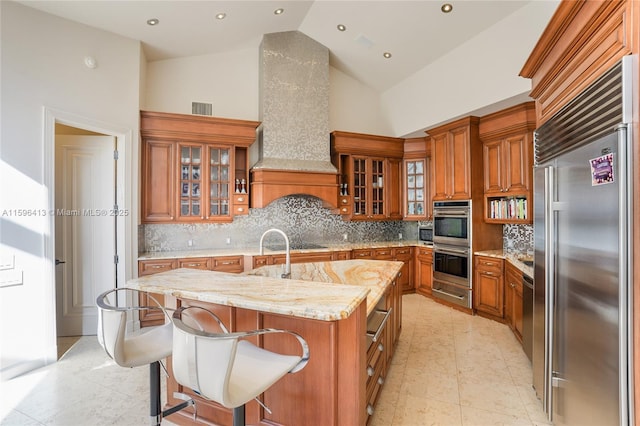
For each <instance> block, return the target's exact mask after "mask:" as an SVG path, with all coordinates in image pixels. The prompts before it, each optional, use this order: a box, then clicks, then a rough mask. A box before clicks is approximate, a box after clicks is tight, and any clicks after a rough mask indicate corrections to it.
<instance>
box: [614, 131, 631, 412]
mask: <svg viewBox="0 0 640 426" xmlns="http://www.w3.org/2000/svg"><path fill="white" fill-rule="evenodd" d="M616 132H617V134H618V188H619V196H618V199H619V203H620V206H619V209H618V211H619V213H618V214H619V218H618V223H619V238H618V253H619V257H618V262H619V265H618V270H619V271H620V272H619V278H618V279H619V284H618V288H619V292H618V298H619V303H618V306H619V309H618V315H619V318H618V324H619V342H620V348H619V351H618V353H619V365H620V374H619V382H620V383H619V390H620V424H630V423H629V422H630V420H631V419H632V418H633V414H632V413H630V410H631V407H632V405H630V404H629V401H630V398H633V383H632V381H633V377H632V375H631V371H633V370H632V365H631V364H632V362H633V348H632V346H633V345H632V342H633V337H632V335H631V333H632V332H633V330H632V326H631V324H630V321H629V319H630V318H631V316H630V312H633V307H632V306H631V305H632V303H633V302H632V290H631V281H630V277H631V276H632V265H633V259H631V257H630V254H631V248H630V245H631V241H633V235H631V232H632V231H631V230H632V227H631V225H630V223H629V221H630V220H632V218H633V213H632V211H631V209H632V206H633V198H632V197H633V187H632V182H633V179H632V177H631V174H632V173H633V166H632V164H631V160H630V157H629V149H630V146H629V143H630V142H629V141H630V138H629V127H628V125H627V124H620V125H618V126H617V127H616Z"/></svg>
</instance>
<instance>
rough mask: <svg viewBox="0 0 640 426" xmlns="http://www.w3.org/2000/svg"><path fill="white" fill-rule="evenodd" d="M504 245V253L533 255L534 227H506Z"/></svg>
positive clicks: (503, 232)
mask: <svg viewBox="0 0 640 426" xmlns="http://www.w3.org/2000/svg"><path fill="white" fill-rule="evenodd" d="M502 244H503V247H502V249H503V250H504V251H507V252H518V253H522V254H524V253H526V254H528V255H533V225H504V226H503V228H502Z"/></svg>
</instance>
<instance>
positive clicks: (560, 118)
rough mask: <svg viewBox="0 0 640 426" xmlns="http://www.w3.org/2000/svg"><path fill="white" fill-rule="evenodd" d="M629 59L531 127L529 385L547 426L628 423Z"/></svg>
mask: <svg viewBox="0 0 640 426" xmlns="http://www.w3.org/2000/svg"><path fill="white" fill-rule="evenodd" d="M636 64H637V57H636V56H628V57H625V58H624V59H623V60H622V61H621V62H619V63H618V64H616V65H615V66H614V67H612V68H611V69H610V70H608V71H607V72H606V73H605V74H604V75H603V76H602V77H601V78H599V79H598V80H597V81H596V82H595V83H593V84H592V85H591V86H589V87H588V88H587V89H585V90H584V91H583V92H582V93H581V94H580V95H578V96H577V97H576V98H575V99H573V100H572V101H571V102H570V103H569V104H568V105H567V106H566V107H564V108H563V109H562V110H560V111H559V112H558V113H557V114H555V115H554V116H553V118H552V119H550V120H549V121H547V122H546V123H544V124H543V125H542V126H540V127H539V128H538V129H536V132H535V169H534V192H535V194H534V245H535V257H534V262H535V263H534V268H535V269H534V270H535V274H534V275H535V277H534V311H533V336H534V342H533V359H532V362H533V375H534V377H533V385H534V387H535V389H536V393H537V395H538V397H539V398H540V399H541V400H542V402H543V405H544V408H545V411H546V412H547V414H548V416H549V419H550V420H552V421H553V423H554V424H556V425H580V426H582V425H598V426H603V425H627V424H633V416H634V415H633V382H632V368H631V362H632V359H633V358H632V342H633V340H632V338H631V325H632V314H633V311H632V296H633V295H632V292H631V288H632V287H631V284H632V274H633V271H632V269H631V268H632V261H631V253H632V247H631V242H632V239H631V235H632V233H631V231H632V230H631V218H632V215H631V208H632V202H631V197H632V194H633V188H632V186H631V185H632V180H631V178H630V176H631V171H632V170H633V169H632V165H633V160H632V158H631V152H632V151H631V144H632V135H631V130H632V128H631V123H632V119H633V118H632V117H633V111H632V108H633V106H634V105H637V99H635V100H634V99H633V97H634V96H637V93H636V92H637V89H636V90H634V89H633V88H632V87H631V86H632V83H633V81H634V77H633V75H634V74H635V73H636V67H637V65H636Z"/></svg>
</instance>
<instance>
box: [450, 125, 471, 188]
mask: <svg viewBox="0 0 640 426" xmlns="http://www.w3.org/2000/svg"><path fill="white" fill-rule="evenodd" d="M470 139H471V136H470V134H469V126H466V125H465V126H461V127H458V128H455V129H453V130H451V131H450V142H449V145H450V148H449V150H448V162H447V163H448V164H450V165H451V171H450V175H451V183H450V185H451V186H450V188H449V191H448V193H449V199H454V200H467V199H469V198H471V176H470V173H471V159H470V147H469V143H470Z"/></svg>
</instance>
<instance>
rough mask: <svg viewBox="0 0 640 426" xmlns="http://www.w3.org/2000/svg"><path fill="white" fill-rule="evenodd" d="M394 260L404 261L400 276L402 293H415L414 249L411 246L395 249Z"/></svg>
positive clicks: (399, 282)
mask: <svg viewBox="0 0 640 426" xmlns="http://www.w3.org/2000/svg"><path fill="white" fill-rule="evenodd" d="M394 260H397V261H399V262H404V265H403V266H402V269H401V270H400V276H399V277H398V284H399V285H400V286H401V287H402V293H413V292H414V291H415V288H414V277H413V275H414V274H413V272H414V269H415V266H414V262H413V250H412V249H411V247H402V248H396V249H394Z"/></svg>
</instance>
